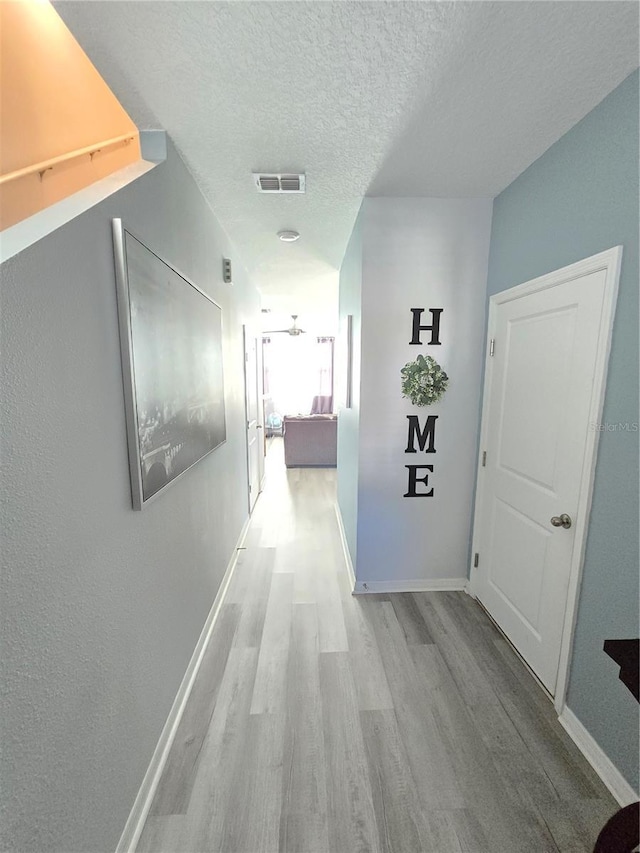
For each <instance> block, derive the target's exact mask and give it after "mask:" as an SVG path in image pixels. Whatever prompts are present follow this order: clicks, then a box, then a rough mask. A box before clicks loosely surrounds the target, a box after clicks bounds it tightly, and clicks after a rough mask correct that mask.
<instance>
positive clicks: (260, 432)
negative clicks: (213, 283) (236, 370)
mask: <svg viewBox="0 0 640 853" xmlns="http://www.w3.org/2000/svg"><path fill="white" fill-rule="evenodd" d="M251 339H252V335H251V334H250V331H249V327H248V326H246V325H243V326H242V352H243V356H242V358H243V362H244V416H245V441H246V448H247V502H248V506H249V515H251V513H252V512H253V509H254V507H255V502H256V501H257V499H258V495H259V494H260V492H261V491H262V486H263V481H264V466H263V463H262V461H261V460H263V456H264V451H263V442H264V426H263V424H261V423H260V420H261V417H262V415H261V409H262V406H261V405H260V404H261V401H262V395H261V393H260V391H261V388H260V380H259V375H260V362H259V361H258V338H257V337H253V340H254V342H255V375H254V376H249V372H248V370H247V347H248V346H249V342H250V340H251ZM250 382H251V383H255V391H256V433H257V436H256V441H258V442H260V443H261V444H262V446H261V445H258V449H259V456H258V494H257V495H255V497H254V499H253V503H252V501H251V497H252V495H251V451H250V448H249V424H250V422H251V421H250V419H249V406H248V399H249V383H250Z"/></svg>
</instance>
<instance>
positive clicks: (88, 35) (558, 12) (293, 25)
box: [56, 0, 638, 328]
mask: <svg viewBox="0 0 640 853" xmlns="http://www.w3.org/2000/svg"><path fill="white" fill-rule="evenodd" d="M56 8H57V9H58V10H59V11H60V13H61V14H62V16H63V17H64V20H65V21H66V23H67V24H68V25H69V27H70V28H71V30H72V32H73V33H74V34H75V35H76V37H77V38H78V40H79V42H80V44H81V45H82V46H83V48H84V49H85V50H86V51H87V53H88V55H89V56H90V58H91V60H92V61H93V62H94V63H95V65H96V67H97V68H98V70H99V71H100V72H101V74H102V75H103V77H104V79H105V80H106V81H107V83H108V84H109V85H110V87H111V89H112V90H113V92H115V94H116V95H117V97H118V98H119V99H120V102H121V103H122V104H123V105H124V107H125V108H126V109H127V110H128V112H129V114H130V115H131V117H132V118H133V119H134V121H135V122H136V124H137V125H138V127H141V128H144V127H162V128H165V129H166V130H167V131H168V132H169V134H170V135H171V137H172V138H173V139H174V140H175V142H176V145H177V147H178V150H179V151H180V152H181V154H182V155H183V156H184V157H185V160H186V162H187V163H188V164H189V167H190V170H191V172H192V174H193V175H195V177H196V179H197V180H198V183H199V184H200V186H201V187H202V188H203V190H204V192H205V194H206V195H207V197H208V198H209V199H210V200H211V203H212V204H213V205H214V207H215V209H216V211H217V212H218V215H219V216H220V219H221V222H222V224H223V225H224V227H225V228H226V229H227V231H228V233H229V234H232V235H233V238H234V241H235V242H236V245H237V246H238V247H239V248H240V250H241V251H242V255H243V257H244V258H246V259H247V264H248V268H249V270H250V272H251V273H252V274H253V275H255V277H256V282H257V284H258V285H259V286H260V287H261V288H265V290H266V292H268V294H269V298H270V300H271V299H273V300H274V302H273V304H270V305H269V307H271V308H272V309H273V310H279V311H282V310H284V306H283V305H278V302H277V300H278V297H279V296H281V294H282V291H283V288H282V285H283V283H284V284H286V285H287V287H288V288H290V292H292V293H294V294H295V297H296V300H299V302H297V303H296V301H295V300H294V301H293V302H292V303H291V302H290V304H291V308H290V309H288V310H287V311H286V313H292V312H297V313H298V314H301V315H302V314H304V310H307V309H306V308H305V309H302V308H301V307H300V306H301V305H302V304H305V305H308V304H310V305H313V306H314V308H315V310H318V311H319V310H321V309H322V307H323V306H324V305H326V300H327V297H328V296H331V297H332V299H334V300H335V301H334V302H333V303H332V308H333V309H334V310H335V308H336V306H337V278H338V277H337V270H338V268H339V266H340V263H341V261H342V256H343V254H344V250H345V247H346V245H347V242H348V240H349V235H350V233H351V230H352V228H353V223H354V220H355V218H356V215H357V212H358V208H359V206H360V199H361V198H362V196H364V195H386V196H391V197H399V196H405V195H411V196H428V197H429V196H430V197H451V196H455V197H458V198H471V197H485V198H486V197H492V196H495V195H496V194H497V193H499V192H500V191H501V190H503V189H504V188H505V187H506V186H507V185H508V184H509V183H510V182H511V181H512V180H513V179H514V178H515V177H517V176H518V175H519V174H520V173H521V172H522V170H523V169H525V168H526V167H527V166H528V165H529V164H530V163H532V162H533V161H534V160H535V159H536V158H537V157H539V156H540V155H541V154H542V153H543V152H544V151H545V150H546V149H547V148H548V147H549V145H551V144H552V143H553V142H555V141H556V140H557V139H558V138H559V137H560V136H561V135H562V134H563V133H565V132H566V131H567V130H568V129H569V128H570V127H572V126H573V125H574V124H575V123H576V121H578V120H579V119H580V118H582V117H583V116H584V115H585V114H586V113H587V112H588V111H589V110H590V109H592V108H593V107H594V106H595V105H596V104H597V103H598V102H599V101H600V100H601V99H602V98H603V97H604V96H605V95H606V94H607V93H608V92H610V91H611V90H612V89H613V88H614V87H615V86H617V85H618V84H619V83H620V82H621V81H622V80H623V79H624V78H625V77H626V76H627V75H628V74H629V73H630V72H631V71H632V70H633V69H634V68H636V67H637V64H638V37H637V34H638V11H637V3H635V2H633V0H631V2H616V3H611V2H607V1H606V0H605V2H588V3H566V2H565V3H532V2H528V3H504V2H486V0H485V2H482V3H473V2H472V3H458V2H453V3H451V2H447V3H439V2H420V3H415V2H412V1H411V0H409V1H408V2H397V0H393V1H392V2H362V0H334V2H321V3H319V2H313V0H311V1H310V2H297V3H282V2H263V0H254V2H242V3H233V2H231V3H229V2H226V3H220V2H218V3H212V2H209V3H202V2H179V3H165V2H144V3H135V2H132V3H112V2H109V1H108V0H107V2H90V3H89V2H84V3H82V2H81V3H79V2H77V0H68V2H57V3H56ZM252 167H255V168H256V169H275V170H278V171H279V170H281V169H282V170H289V169H294V170H295V169H300V170H304V171H306V173H307V180H308V188H307V193H306V195H305V196H279V197H274V196H271V197H268V198H265V197H264V196H262V197H261V196H257V195H256V192H255V190H254V188H253V184H252V182H251V179H250V174H249V173H250V171H251V169H252ZM289 227H295V228H296V230H298V231H299V232H300V234H301V235H302V239H301V240H300V242H299V243H298V244H297V245H296V246H283V245H282V244H280V243H278V241H276V240H274V239H273V235H274V234H275V232H276V231H278V230H280V229H281V228H289ZM303 328H305V327H304V326H303Z"/></svg>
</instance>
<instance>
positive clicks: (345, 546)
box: [334, 501, 356, 590]
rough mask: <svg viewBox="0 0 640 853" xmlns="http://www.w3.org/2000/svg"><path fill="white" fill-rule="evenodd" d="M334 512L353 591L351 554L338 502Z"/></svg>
mask: <svg viewBox="0 0 640 853" xmlns="http://www.w3.org/2000/svg"><path fill="white" fill-rule="evenodd" d="M334 507H335V510H336V519H337V521H338V530H339V531H340V541H341V542H342V551H343V553H344V560H345V563H346V564H347V571H348V572H349V579H350V581H351V587H352V589H353V590H355V587H356V573H355V572H354V570H353V563H352V562H351V554H350V553H349V546H348V544H347V534H346V533H345V531H344V524H343V521H342V513H341V512H340V507H339V506H338V502H337V501H336V503H335V504H334Z"/></svg>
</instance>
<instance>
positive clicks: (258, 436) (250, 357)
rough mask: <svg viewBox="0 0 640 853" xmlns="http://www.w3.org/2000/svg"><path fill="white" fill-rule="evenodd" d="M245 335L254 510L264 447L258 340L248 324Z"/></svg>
mask: <svg viewBox="0 0 640 853" xmlns="http://www.w3.org/2000/svg"><path fill="white" fill-rule="evenodd" d="M243 335H244V384H245V407H246V417H247V470H248V478H249V512H252V511H253V507H254V506H255V502H256V500H257V499H258V494H259V493H260V485H261V482H262V474H261V471H262V461H263V457H264V448H263V438H262V425H261V424H260V421H259V409H258V400H259V393H258V342H257V339H256V338H255V337H251V336H250V334H249V333H248V330H247V327H246V326H244V327H243Z"/></svg>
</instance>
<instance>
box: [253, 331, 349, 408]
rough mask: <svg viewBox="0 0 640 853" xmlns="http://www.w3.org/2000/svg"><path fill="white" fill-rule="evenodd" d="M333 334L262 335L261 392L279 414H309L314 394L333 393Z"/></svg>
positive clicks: (327, 394)
mask: <svg viewBox="0 0 640 853" xmlns="http://www.w3.org/2000/svg"><path fill="white" fill-rule="evenodd" d="M333 344H334V339H333V338H316V337H314V336H313V335H298V336H297V337H296V336H292V335H270V336H268V337H264V338H263V356H264V393H265V397H266V399H267V401H268V402H269V406H268V408H269V410H270V411H274V412H277V413H278V414H279V415H281V416H283V417H284V415H308V414H309V413H310V411H311V405H312V403H313V398H314V397H316V396H318V395H325V396H331V395H332V393H333Z"/></svg>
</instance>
